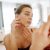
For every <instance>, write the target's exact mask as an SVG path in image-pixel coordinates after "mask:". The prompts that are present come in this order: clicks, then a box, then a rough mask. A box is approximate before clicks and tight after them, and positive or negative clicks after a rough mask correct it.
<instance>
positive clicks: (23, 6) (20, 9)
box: [15, 4, 32, 14]
mask: <svg viewBox="0 0 50 50" xmlns="http://www.w3.org/2000/svg"><path fill="white" fill-rule="evenodd" d="M25 7H29V8H31V9H32V7H31V6H30V5H28V4H23V5H21V6H19V8H18V9H17V10H16V12H15V14H20V13H21V12H22V9H23V8H25Z"/></svg>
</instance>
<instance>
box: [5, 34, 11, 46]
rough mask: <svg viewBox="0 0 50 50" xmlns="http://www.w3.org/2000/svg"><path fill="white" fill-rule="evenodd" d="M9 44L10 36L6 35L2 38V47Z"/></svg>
mask: <svg viewBox="0 0 50 50" xmlns="http://www.w3.org/2000/svg"><path fill="white" fill-rule="evenodd" d="M9 42H10V34H8V35H6V36H5V37H4V45H5V46H6V45H9Z"/></svg>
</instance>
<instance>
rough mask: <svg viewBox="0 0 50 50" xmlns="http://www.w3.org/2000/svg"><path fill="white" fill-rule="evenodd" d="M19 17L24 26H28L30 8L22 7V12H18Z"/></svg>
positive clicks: (30, 14)
mask: <svg viewBox="0 0 50 50" xmlns="http://www.w3.org/2000/svg"><path fill="white" fill-rule="evenodd" d="M19 17H20V19H21V22H22V23H23V24H24V25H25V26H29V25H30V24H31V21H32V9H31V8H29V7H25V8H23V9H22V12H21V13H20V14H19Z"/></svg>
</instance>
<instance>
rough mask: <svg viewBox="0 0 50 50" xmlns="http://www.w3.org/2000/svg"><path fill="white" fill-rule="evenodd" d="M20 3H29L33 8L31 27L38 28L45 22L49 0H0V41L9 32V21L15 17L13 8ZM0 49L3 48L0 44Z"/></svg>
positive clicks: (49, 9)
mask: <svg viewBox="0 0 50 50" xmlns="http://www.w3.org/2000/svg"><path fill="white" fill-rule="evenodd" d="M21 4H30V5H31V6H32V8H33V18H32V23H31V27H34V28H39V27H40V25H41V24H42V23H43V22H47V19H48V15H49V14H50V0H0V43H1V42H2V41H3V39H4V36H5V35H7V34H8V33H9V32H11V22H12V21H13V19H14V18H15V14H14V13H15V11H14V8H18V7H19V6H20V5H21ZM0 50H4V47H3V46H2V47H1V46H0Z"/></svg>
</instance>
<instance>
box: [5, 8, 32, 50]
mask: <svg viewBox="0 0 50 50" xmlns="http://www.w3.org/2000/svg"><path fill="white" fill-rule="evenodd" d="M31 20H32V9H31V8H29V7H25V8H23V9H22V12H21V13H20V14H16V15H15V20H14V21H13V22H12V24H11V34H9V35H7V36H6V37H5V38H4V44H5V47H6V50H18V48H26V47H28V46H29V45H30V44H31V34H32V32H31V29H30V28H28V26H29V25H30V24H31ZM18 23H20V24H18Z"/></svg>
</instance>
